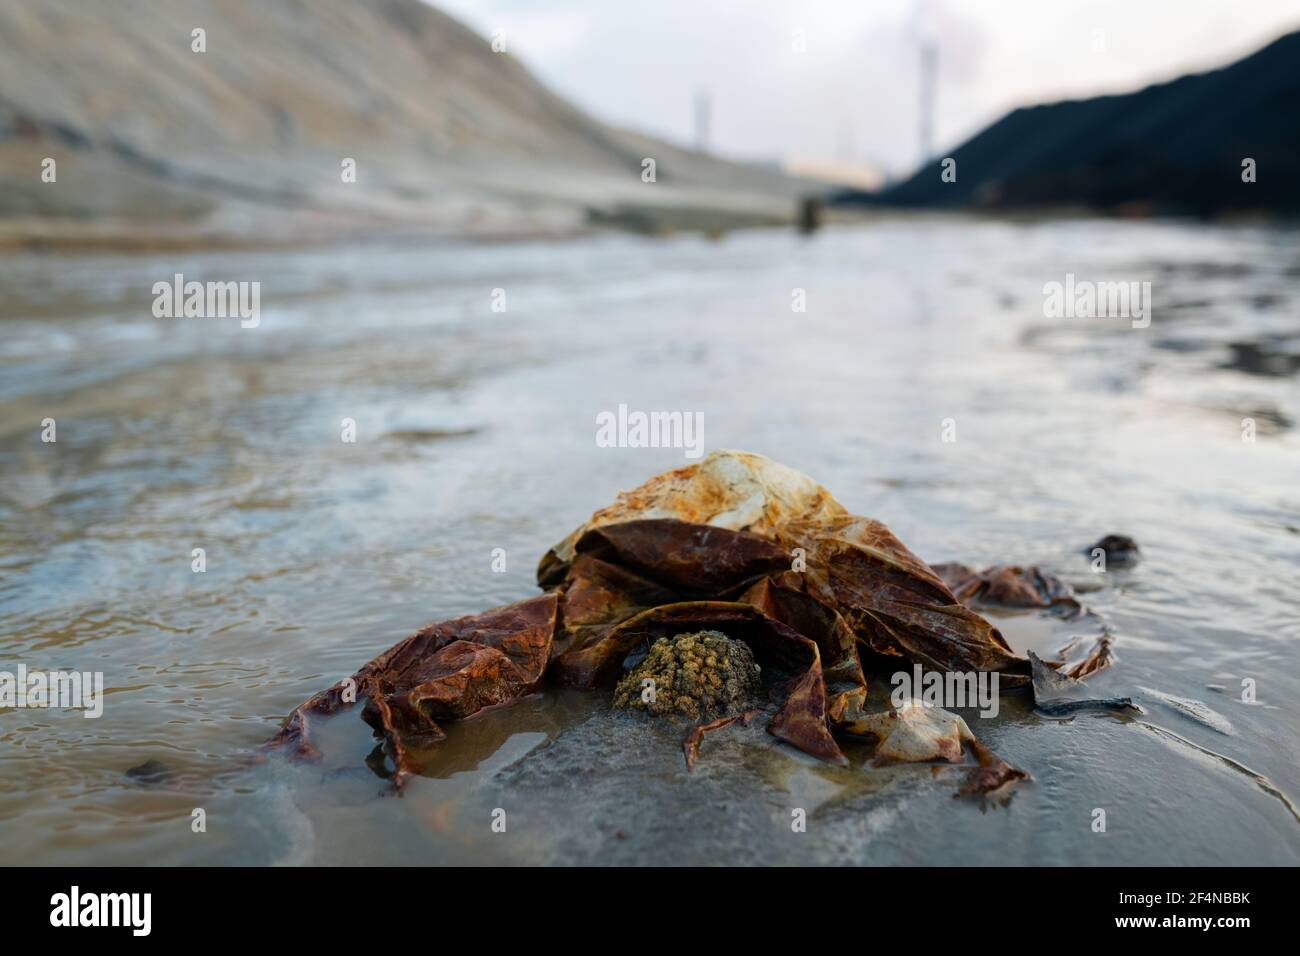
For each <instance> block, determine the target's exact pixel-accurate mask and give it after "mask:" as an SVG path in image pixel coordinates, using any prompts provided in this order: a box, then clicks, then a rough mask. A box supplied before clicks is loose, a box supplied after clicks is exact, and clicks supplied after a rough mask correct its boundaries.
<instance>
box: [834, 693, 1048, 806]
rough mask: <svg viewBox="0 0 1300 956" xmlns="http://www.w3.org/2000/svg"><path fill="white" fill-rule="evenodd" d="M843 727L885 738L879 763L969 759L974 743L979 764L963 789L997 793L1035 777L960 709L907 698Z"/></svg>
mask: <svg viewBox="0 0 1300 956" xmlns="http://www.w3.org/2000/svg"><path fill="white" fill-rule="evenodd" d="M840 729H841V731H842V732H844V733H848V734H853V735H855V736H870V737H875V738H876V739H877V740H879V741H880V743H879V744H878V745H877V747H876V752H875V755H874V756H873V757H872V763H874V764H875V765H876V766H877V767H884V766H888V765H890V764H896V763H922V762H926V761H931V760H945V761H947V762H949V763H957V762H959V761H961V760H962V759H964V757H965V754H966V750H967V748H969V749H970V752H971V755H972V756H974V757H975V759H976V760H977V761H978V766H976V767H974V768H972V769H971V772H970V773H969V774H967V777H966V782H965V783H964V784H963V785H962V788H961V790H960V791H959V795H968V794H975V793H991V792H993V791H994V790H998V789H1000V788H1001V787H1003V786H1006V785H1007V784H1009V783H1012V782H1014V781H1017V780H1028V779H1029V774H1027V773H1025V771H1023V770H1020V769H1019V768H1017V767H1013V766H1011V765H1010V764H1009V763H1007V762H1006V761H1005V760H1003V759H1002V758H1001V757H999V756H998V755H997V754H995V753H994V752H993V751H992V750H990V749H989V748H988V747H986V746H984V744H983V743H981V742H980V741H979V739H978V738H977V737H976V736H975V735H974V734H973V733H971V729H970V727H968V726H967V725H966V721H965V720H963V719H962V718H961V717H959V716H958V715H957V714H954V713H952V712H950V711H947V710H944V709H943V708H941V707H933V706H930V705H927V704H923V703H921V701H919V700H909V701H905V702H904V703H903V704H902V706H900V707H897V708H891V709H890V710H887V711H884V712H882V713H879V714H868V715H866V716H864V717H860V718H859V719H857V720H855V721H852V722H851V723H848V724H845V725H844V726H843V727H841V728H840Z"/></svg>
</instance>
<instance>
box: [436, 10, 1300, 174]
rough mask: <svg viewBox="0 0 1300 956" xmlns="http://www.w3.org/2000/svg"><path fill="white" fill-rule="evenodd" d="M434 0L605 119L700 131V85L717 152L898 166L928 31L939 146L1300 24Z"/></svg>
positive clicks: (1048, 13) (1170, 72)
mask: <svg viewBox="0 0 1300 956" xmlns="http://www.w3.org/2000/svg"><path fill="white" fill-rule="evenodd" d="M434 5H435V6H438V7H440V8H441V9H443V10H445V11H446V12H448V13H451V14H453V15H454V16H456V17H458V18H459V19H461V20H462V21H464V22H466V23H468V24H469V25H470V26H472V27H474V28H475V29H476V30H477V31H478V32H480V33H482V34H484V35H485V36H487V35H490V34H491V33H492V31H494V30H501V31H503V32H504V36H505V41H506V45H507V49H508V51H509V52H510V53H512V54H514V55H516V56H518V57H519V58H520V59H521V60H523V61H524V62H525V63H526V64H527V65H528V66H529V67H530V68H531V69H532V70H533V71H534V72H535V73H536V74H537V75H538V76H539V77H540V78H541V79H542V80H543V81H544V82H546V83H547V84H549V85H550V86H551V88H552V89H554V90H556V91H558V92H559V93H561V94H563V95H564V96H566V97H568V98H569V99H571V100H573V101H575V102H576V103H578V104H579V105H580V106H582V107H583V108H585V109H586V110H587V111H588V112H589V113H591V114H592V115H594V116H596V117H597V118H599V119H602V120H605V121H607V122H610V123H615V124H617V125H620V126H624V127H628V128H632V129H637V130H640V131H642V132H647V133H653V134H655V135H658V136H663V137H666V138H668V139H671V140H673V141H676V142H681V143H687V144H689V143H691V142H692V141H693V139H694V134H693V128H694V127H693V120H692V106H693V102H694V100H695V97H696V93H697V91H699V90H705V91H707V92H708V95H709V98H710V100H711V103H712V123H711V135H710V141H711V145H712V147H713V148H714V149H715V151H717V152H719V153H722V154H725V155H730V156H734V157H739V158H749V159H775V158H791V157H797V158H806V159H844V158H849V157H851V158H853V159H856V160H861V161H865V162H869V163H873V164H875V165H878V166H881V167H883V168H885V169H888V170H891V171H894V172H902V171H905V170H906V169H907V168H908V167H910V166H911V165H912V164H913V163H915V162H916V160H917V157H918V155H919V142H920V139H919V132H918V130H919V115H920V109H919V106H918V103H919V99H920V94H919V85H918V75H919V72H920V71H919V67H918V64H919V61H920V54H919V47H918V40H917V37H918V36H919V35H925V36H930V37H933V38H934V42H935V43H936V44H937V46H938V49H939V65H938V86H937V91H936V100H935V108H934V127H935V133H934V144H935V147H936V150H937V152H938V153H939V154H940V155H942V153H943V150H944V149H945V148H947V147H951V146H955V145H957V144H958V143H960V142H961V141H962V140H964V139H965V138H966V137H967V136H969V135H970V134H972V133H974V132H976V131H978V130H979V129H981V128H982V127H984V126H986V125H987V124H988V123H990V122H992V121H994V120H996V119H997V118H998V117H1000V116H1001V115H1003V114H1004V113H1005V112H1006V111H1007V110H1009V109H1011V108H1013V107H1015V106H1019V105H1025V104H1029V103H1037V102H1043V101H1050V100H1053V99H1061V98H1067V97H1077V96H1086V95H1091V94H1094V93H1099V92H1123V91H1127V90H1131V89H1135V88H1137V87H1140V86H1142V85H1144V84H1146V83H1149V82H1154V81H1160V80H1164V79H1171V78H1173V77H1175V76H1178V75H1180V74H1182V73H1185V72H1189V71H1193V70H1198V69H1205V68H1209V67H1214V66H1218V65H1221V64H1223V63H1227V62H1230V61H1232V60H1234V59H1236V58H1238V57H1240V56H1243V55H1245V54H1247V53H1250V52H1252V51H1253V50H1255V49H1256V48H1258V47H1260V46H1263V45H1264V44H1265V43H1267V42H1268V41H1269V40H1271V39H1273V38H1275V37H1276V36H1278V35H1280V34H1281V33H1284V32H1287V31H1288V30H1294V29H1300V3H1297V2H1296V0H1077V2H1071V0H803V2H800V0H434ZM800 31H801V32H800ZM1096 31H1102V32H1101V33H1100V34H1098V33H1097V32H1096ZM800 37H802V40H803V46H804V49H803V52H799V51H798V50H797V49H796V47H797V46H798V41H799V39H800ZM1098 37H1100V38H1101V47H1100V48H1098V49H1094V47H1095V46H1097V44H1098Z"/></svg>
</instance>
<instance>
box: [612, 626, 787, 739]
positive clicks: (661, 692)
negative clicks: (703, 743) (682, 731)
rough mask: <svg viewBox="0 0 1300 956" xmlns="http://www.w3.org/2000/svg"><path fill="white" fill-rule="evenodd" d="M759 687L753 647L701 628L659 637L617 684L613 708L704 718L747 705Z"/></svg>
mask: <svg viewBox="0 0 1300 956" xmlns="http://www.w3.org/2000/svg"><path fill="white" fill-rule="evenodd" d="M647 681H653V682H654V683H653V684H647V683H646V682H647ZM761 686H762V681H761V679H760V676H759V667H758V665H757V664H756V663H754V654H753V652H752V651H751V650H750V649H749V645H747V644H745V643H744V642H743V641H735V640H732V639H731V638H729V637H727V635H725V634H723V633H722V632H721V631H697V632H694V633H690V634H678V635H677V636H676V637H673V638H667V637H661V638H659V640H657V641H655V642H654V644H653V645H652V646H651V648H650V653H649V654H647V655H646V657H645V660H643V661H642V662H641V663H640V664H637V665H636V667H634V668H632V670H630V671H629V672H628V673H627V674H625V675H624V676H623V679H622V680H620V681H619V682H618V686H617V687H615V688H614V706H615V707H624V708H628V709H633V710H643V711H646V712H648V713H650V714H653V715H654V716H656V717H662V716H678V717H684V718H687V719H689V720H701V719H707V718H712V717H722V716H726V715H728V714H734V713H737V712H738V711H740V710H743V709H745V708H746V707H747V706H749V705H750V704H752V703H753V702H754V700H755V699H756V698H757V697H758V694H759V690H760V689H761Z"/></svg>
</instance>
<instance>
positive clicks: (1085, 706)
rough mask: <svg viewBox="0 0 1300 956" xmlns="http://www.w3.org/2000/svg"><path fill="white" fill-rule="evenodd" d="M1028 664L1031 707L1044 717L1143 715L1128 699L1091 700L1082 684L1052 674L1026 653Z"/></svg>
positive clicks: (1058, 673)
mask: <svg viewBox="0 0 1300 956" xmlns="http://www.w3.org/2000/svg"><path fill="white" fill-rule="evenodd" d="M1029 662H1030V664H1032V665H1033V668H1034V705H1035V706H1036V707H1037V708H1038V709H1039V710H1040V711H1042V712H1043V713H1044V714H1047V715H1049V716H1051V717H1068V716H1070V715H1071V714H1077V713H1079V712H1080V711H1084V710H1100V711H1107V712H1109V713H1118V714H1140V713H1142V708H1141V707H1138V706H1137V705H1136V704H1134V703H1133V701H1132V699H1131V698H1128V697H1092V696H1091V695H1090V694H1089V693H1088V688H1087V686H1086V685H1085V684H1084V683H1083V682H1082V681H1079V680H1076V679H1075V678H1073V677H1071V676H1070V675H1068V674H1063V673H1061V672H1060V671H1058V670H1055V669H1054V668H1053V667H1052V666H1051V665H1050V664H1048V663H1047V662H1046V661H1044V660H1043V659H1042V658H1041V657H1039V656H1038V655H1037V654H1035V653H1034V652H1033V651H1030V652H1029Z"/></svg>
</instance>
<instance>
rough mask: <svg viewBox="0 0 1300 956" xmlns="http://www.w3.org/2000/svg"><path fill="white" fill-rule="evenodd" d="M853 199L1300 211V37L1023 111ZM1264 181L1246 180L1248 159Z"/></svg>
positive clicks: (975, 205) (847, 197)
mask: <svg viewBox="0 0 1300 956" xmlns="http://www.w3.org/2000/svg"><path fill="white" fill-rule="evenodd" d="M951 156H952V157H953V158H954V159H956V160H957V181H956V182H952V183H945V182H943V181H942V180H941V178H940V163H939V159H936V160H935V161H934V163H933V164H932V165H930V166H927V168H925V169H923V170H921V171H920V172H918V173H916V174H915V175H914V176H912V178H910V179H908V180H906V181H904V182H902V183H899V184H898V185H896V186H893V187H891V188H888V189H886V190H885V191H883V192H881V193H878V194H868V193H850V194H844V195H842V196H840V197H839V201H841V202H846V203H863V204H869V205H883V206H905V207H931V208H950V209H962V208H970V209H1007V210H1012V209H1032V208H1048V207H1058V208H1059V207H1085V208H1090V209H1096V210H1102V211H1124V210H1133V211H1147V212H1151V213H1157V214H1166V213H1168V214H1193V215H1202V216H1211V215H1220V214H1224V213H1260V212H1262V213H1280V214H1285V215H1295V214H1297V213H1300V32H1297V33H1290V34H1287V35H1286V36H1283V37H1281V38H1280V39H1278V40H1276V41H1274V42H1273V43H1271V44H1269V45H1268V46H1267V47H1265V48H1264V49H1262V50H1260V51H1259V52H1257V53H1255V54H1253V55H1251V56H1249V57H1247V58H1246V59H1244V60H1241V61H1239V62H1237V63H1234V64H1232V65H1231V66H1227V67H1224V68H1222V69H1219V70H1214V71H1212V72H1208V73H1200V74H1195V75H1191V76H1184V77H1181V78H1179V79H1176V80H1173V81H1172V82H1169V83H1161V84H1157V85H1154V86H1149V87H1147V88H1145V89H1143V90H1140V91H1138V92H1136V93H1130V94H1127V95H1119V96H1098V97H1095V98H1093V99H1087V100H1074V101H1068V102H1061V103H1053V104H1049V105H1043V106H1033V107H1028V108H1024V109H1018V110H1015V111H1014V112H1012V113H1010V114H1008V115H1007V116H1005V117H1003V118H1002V119H1001V120H999V121H998V122H997V123H994V124H993V125H992V126H990V127H988V128H987V129H985V130H984V131H983V132H981V133H979V134H978V135H976V136H975V137H973V138H972V139H970V140H968V141H967V142H965V143H964V144H962V145H961V146H960V147H959V148H958V149H957V150H956V151H954V152H953V153H951ZM1246 157H1250V158H1252V159H1254V160H1255V161H1256V164H1257V181H1256V182H1254V183H1244V182H1242V177H1241V174H1242V160H1243V159H1244V158H1246Z"/></svg>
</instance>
